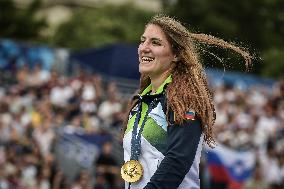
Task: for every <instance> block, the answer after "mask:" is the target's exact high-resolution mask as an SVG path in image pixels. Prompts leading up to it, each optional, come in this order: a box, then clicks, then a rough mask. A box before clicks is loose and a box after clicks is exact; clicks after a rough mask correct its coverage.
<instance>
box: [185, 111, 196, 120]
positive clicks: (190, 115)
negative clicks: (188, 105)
mask: <svg viewBox="0 0 284 189" xmlns="http://www.w3.org/2000/svg"><path fill="white" fill-rule="evenodd" d="M184 118H185V119H187V120H195V111H192V110H191V111H187V112H185V114H184Z"/></svg>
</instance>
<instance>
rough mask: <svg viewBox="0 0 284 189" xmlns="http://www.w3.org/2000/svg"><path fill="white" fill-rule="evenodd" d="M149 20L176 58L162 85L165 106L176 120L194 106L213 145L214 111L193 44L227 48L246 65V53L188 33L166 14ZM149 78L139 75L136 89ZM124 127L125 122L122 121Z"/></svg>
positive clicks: (215, 40)
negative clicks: (160, 30)
mask: <svg viewBox="0 0 284 189" xmlns="http://www.w3.org/2000/svg"><path fill="white" fill-rule="evenodd" d="M149 24H154V25H157V26H159V27H160V28H161V29H162V31H163V32H164V33H165V35H166V36H167V39H168V40H169V42H170V44H171V46H172V51H173V53H174V54H175V55H176V56H177V58H178V61H175V62H172V63H173V65H172V70H171V74H172V82H171V83H170V84H169V85H168V87H167V89H166V97H167V106H168V108H167V109H168V110H169V108H170V109H172V110H173V112H174V114H175V122H176V123H177V124H181V123H182V122H183V121H184V114H185V112H186V111H188V110H194V111H195V112H196V113H197V115H198V117H199V118H200V119H201V125H202V131H203V133H204V140H205V142H206V143H207V144H208V145H209V146H213V145H214V144H215V140H214V136H213V125H214V123H215V119H216V113H215V108H214V104H213V98H212V94H211V92H210V91H209V87H208V83H207V78H206V74H205V71H204V69H203V67H202V64H201V61H200V58H199V52H198V50H199V48H197V45H198V44H199V43H202V44H205V45H214V46H217V47H221V48H224V49H231V50H233V51H235V52H236V53H238V54H240V55H241V56H242V57H243V58H244V60H245V63H246V66H248V65H249V64H250V63H251V56H250V54H249V53H247V52H246V51H245V50H243V49H242V48H240V47H237V46H235V45H233V44H231V43H228V42H226V41H224V40H222V39H219V38H216V37H213V36H210V35H207V34H196V33H190V32H189V31H188V30H187V29H186V28H185V27H184V26H183V25H182V24H181V23H180V22H178V21H176V20H175V19H173V18H171V17H168V16H164V15H156V16H154V17H153V18H152V19H151V20H150V21H149V22H148V24H147V25H149ZM147 25H146V27H147ZM150 82H151V81H150V78H149V77H147V76H144V75H141V78H140V88H139V92H140V93H141V92H142V91H143V90H144V89H145V88H146V87H147V86H148V85H149V84H150ZM135 103H136V102H135V101H132V102H131V104H130V106H129V111H130V110H131V108H133V106H134V105H135ZM167 113H168V112H167ZM167 117H168V116H167ZM124 127H125V128H124V131H125V129H126V127H127V125H126V124H125V125H124Z"/></svg>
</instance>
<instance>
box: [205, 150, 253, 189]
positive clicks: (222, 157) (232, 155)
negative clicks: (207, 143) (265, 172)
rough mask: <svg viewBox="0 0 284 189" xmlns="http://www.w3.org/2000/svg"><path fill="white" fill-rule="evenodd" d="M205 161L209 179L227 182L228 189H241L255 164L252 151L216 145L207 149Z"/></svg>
mask: <svg viewBox="0 0 284 189" xmlns="http://www.w3.org/2000/svg"><path fill="white" fill-rule="evenodd" d="M207 163H208V169H209V173H210V177H211V179H213V180H214V181H216V182H225V183H228V186H229V189H243V188H244V184H245V182H246V181H247V180H248V179H249V178H250V177H251V175H252V172H253V168H254V165H255V155H254V153H253V152H252V151H236V150H233V149H230V148H228V147H225V146H222V145H218V146H217V147H215V148H214V149H207Z"/></svg>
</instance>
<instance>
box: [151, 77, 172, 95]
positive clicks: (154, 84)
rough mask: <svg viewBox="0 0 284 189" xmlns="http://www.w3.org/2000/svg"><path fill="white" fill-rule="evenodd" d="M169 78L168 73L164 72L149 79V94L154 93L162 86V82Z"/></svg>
mask: <svg viewBox="0 0 284 189" xmlns="http://www.w3.org/2000/svg"><path fill="white" fill-rule="evenodd" d="M168 77H169V72H164V73H163V74H161V75H159V76H158V77H150V79H151V85H152V91H151V94H154V93H156V91H157V90H158V88H159V87H160V86H161V85H162V84H163V82H164V81H165V80H166V79H167V78H168Z"/></svg>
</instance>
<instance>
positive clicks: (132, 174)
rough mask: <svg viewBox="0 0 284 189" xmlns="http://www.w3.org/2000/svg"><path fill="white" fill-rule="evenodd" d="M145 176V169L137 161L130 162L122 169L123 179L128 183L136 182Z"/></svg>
mask: <svg viewBox="0 0 284 189" xmlns="http://www.w3.org/2000/svg"><path fill="white" fill-rule="evenodd" d="M142 176H143V167H142V165H141V164H140V163H139V161H137V160H129V161H127V162H125V163H124V165H123V166H122V167H121V177H122V178H123V180H125V181H126V182H130V183H133V182H136V181H138V180H140V179H141V178H142Z"/></svg>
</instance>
